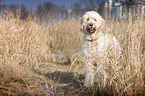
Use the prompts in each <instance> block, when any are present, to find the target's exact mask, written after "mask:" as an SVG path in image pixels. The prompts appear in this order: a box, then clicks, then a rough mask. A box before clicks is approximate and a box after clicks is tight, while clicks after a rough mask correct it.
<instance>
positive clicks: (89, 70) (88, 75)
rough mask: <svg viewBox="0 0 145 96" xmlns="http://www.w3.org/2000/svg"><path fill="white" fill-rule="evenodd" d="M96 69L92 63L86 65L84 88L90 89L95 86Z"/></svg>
mask: <svg viewBox="0 0 145 96" xmlns="http://www.w3.org/2000/svg"><path fill="white" fill-rule="evenodd" d="M94 76H95V73H94V67H93V66H92V65H91V63H90V62H89V63H87V64H85V82H84V86H86V87H90V86H93V85H94Z"/></svg>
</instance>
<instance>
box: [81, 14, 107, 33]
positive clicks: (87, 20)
mask: <svg viewBox="0 0 145 96" xmlns="http://www.w3.org/2000/svg"><path fill="white" fill-rule="evenodd" d="M103 25H104V20H103V19H102V17H101V16H100V15H99V14H98V13H97V12H95V11H88V12H86V13H85V14H84V15H83V17H82V18H81V30H82V31H83V33H84V34H85V35H92V34H95V33H96V32H99V31H100V29H101V28H102V27H103Z"/></svg>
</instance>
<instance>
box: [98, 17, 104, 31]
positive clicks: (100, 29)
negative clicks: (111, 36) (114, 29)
mask: <svg viewBox="0 0 145 96" xmlns="http://www.w3.org/2000/svg"><path fill="white" fill-rule="evenodd" d="M104 26H105V20H104V19H102V20H101V26H100V28H99V31H102V29H103V28H104Z"/></svg>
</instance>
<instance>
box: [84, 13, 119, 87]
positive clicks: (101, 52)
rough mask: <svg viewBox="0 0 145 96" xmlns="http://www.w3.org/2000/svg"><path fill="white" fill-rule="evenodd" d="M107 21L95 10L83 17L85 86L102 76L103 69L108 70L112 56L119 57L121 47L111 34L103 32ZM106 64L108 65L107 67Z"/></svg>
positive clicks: (92, 83) (98, 80)
mask: <svg viewBox="0 0 145 96" xmlns="http://www.w3.org/2000/svg"><path fill="white" fill-rule="evenodd" d="M104 23H105V21H104V20H103V18H102V17H101V16H100V15H99V14H98V13H97V12H95V11H88V12H86V13H85V14H84V15H83V16H82V18H81V30H82V32H83V34H84V37H83V44H82V56H83V59H84V64H85V82H84V86H93V85H94V80H96V81H97V83H99V82H100V80H103V79H101V78H105V77H104V76H101V75H102V73H101V71H102V70H106V68H107V64H108V62H109V59H110V57H118V56H119V55H120V53H121V47H120V44H119V42H118V40H117V39H116V38H115V37H114V36H112V35H111V34H106V33H105V32H102V29H103V27H104ZM105 66H106V67H105Z"/></svg>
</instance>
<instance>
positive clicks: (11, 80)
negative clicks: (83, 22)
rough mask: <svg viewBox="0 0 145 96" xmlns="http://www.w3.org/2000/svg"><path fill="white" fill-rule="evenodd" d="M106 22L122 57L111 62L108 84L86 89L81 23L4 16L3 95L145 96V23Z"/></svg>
mask: <svg viewBox="0 0 145 96" xmlns="http://www.w3.org/2000/svg"><path fill="white" fill-rule="evenodd" d="M106 22H107V23H106V27H105V28H104V30H106V31H108V30H109V32H110V33H112V34H113V35H115V36H116V37H117V39H118V40H119V41H120V44H121V47H122V54H121V57H120V60H118V61H112V62H111V64H110V65H111V70H110V71H109V72H110V73H111V74H110V75H109V76H108V79H109V81H108V82H107V84H106V85H102V86H96V87H93V88H84V87H83V81H84V69H83V60H82V57H81V44H82V37H83V34H82V32H81V31H80V23H79V20H75V19H70V20H60V21H57V22H50V23H45V22H41V23H40V22H38V20H37V19H29V18H28V20H20V19H19V18H18V17H16V18H14V17H13V16H11V14H9V15H7V16H3V17H2V16H0V95H18V94H19V95H20V96H22V95H28V94H29V95H34V94H39V95H46V96H47V95H52V96H53V95H65V96H69V95H100V94H101V95H142V94H145V83H144V81H145V47H144V46H145V18H141V17H137V18H136V19H135V18H134V17H132V16H130V17H129V19H128V20H120V21H106ZM102 81H103V80H102Z"/></svg>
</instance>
